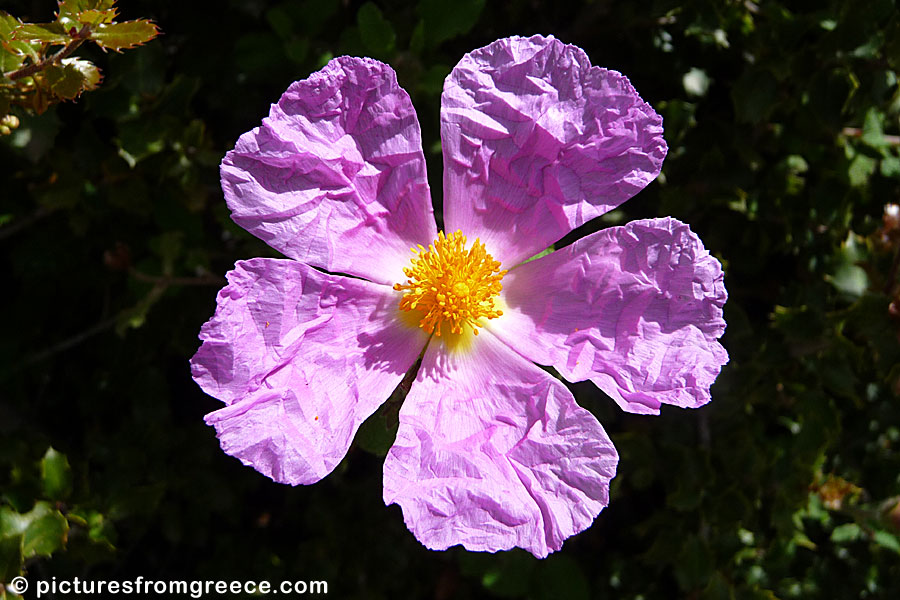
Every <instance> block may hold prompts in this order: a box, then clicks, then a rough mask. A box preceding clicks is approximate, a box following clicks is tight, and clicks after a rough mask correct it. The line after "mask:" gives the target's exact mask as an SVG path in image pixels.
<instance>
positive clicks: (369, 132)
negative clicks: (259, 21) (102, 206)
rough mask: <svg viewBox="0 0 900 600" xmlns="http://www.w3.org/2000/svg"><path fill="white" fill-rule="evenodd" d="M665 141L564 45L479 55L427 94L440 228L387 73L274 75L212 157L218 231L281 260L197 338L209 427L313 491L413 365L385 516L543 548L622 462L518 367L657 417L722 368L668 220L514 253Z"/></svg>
mask: <svg viewBox="0 0 900 600" xmlns="http://www.w3.org/2000/svg"><path fill="white" fill-rule="evenodd" d="M662 134H663V131H662V119H661V118H660V117H659V116H658V115H657V114H656V113H655V112H654V111H653V109H652V108H651V107H650V106H649V105H647V104H646V103H644V102H643V101H642V100H641V99H640V97H639V96H638V95H637V93H636V92H635V91H634V89H633V88H632V86H631V84H630V83H629V82H628V80H627V79H626V78H625V77H623V76H622V75H620V74H619V73H616V72H614V71H607V70H604V69H600V68H597V67H592V66H591V65H590V63H589V61H588V59H587V57H586V56H585V54H584V52H583V51H582V50H580V49H579V48H576V47H574V46H567V45H565V44H562V43H561V42H559V41H557V40H555V39H553V38H552V37H551V38H544V37H540V36H534V37H532V38H528V39H525V38H509V39H503V40H499V41H497V42H494V43H493V44H491V45H489V46H487V47H485V48H481V49H479V50H476V51H474V52H472V53H471V54H468V55H467V56H465V57H464V58H463V59H462V61H461V62H460V63H459V64H458V65H457V66H456V68H455V69H453V72H452V73H451V74H450V76H449V77H448V78H447V81H446V83H445V86H444V93H443V97H442V108H441V139H442V142H443V153H444V217H445V219H444V222H445V224H446V226H447V230H448V232H450V233H449V234H448V235H447V236H446V237H444V235H443V234H440V236H439V234H438V231H437V228H436V226H435V221H434V218H433V212H432V206H431V201H430V198H429V188H428V182H427V180H426V174H425V158H424V155H423V153H422V143H421V137H420V132H419V124H418V121H417V119H416V114H415V111H414V110H413V107H412V104H411V103H410V99H409V96H408V95H407V94H406V92H404V91H403V89H401V88H400V87H399V86H398V84H397V79H396V75H395V74H394V72H393V71H392V70H391V68H390V67H388V66H387V65H385V64H382V63H380V62H377V61H375V60H371V59H364V58H349V57H341V58H336V59H334V60H332V61H331V62H330V63H328V65H327V66H326V67H325V68H324V69H322V70H321V71H319V72H317V73H314V74H313V75H311V76H310V77H309V79H306V80H304V81H298V82H296V83H294V84H292V85H291V86H290V87H289V88H288V90H287V91H286V92H285V94H284V95H283V96H282V97H281V100H279V102H278V104H275V105H273V106H272V109H271V111H270V113H269V117H268V118H267V119H264V120H263V123H262V126H261V127H258V128H256V129H254V130H252V131H250V132H248V133H246V134H244V135H243V136H241V138H240V140H239V141H238V143H237V145H236V146H235V149H234V150H232V151H231V152H229V153H228V154H227V155H226V157H225V159H224V161H223V162H222V187H223V190H224V192H225V198H226V200H227V202H228V206H229V208H230V209H231V211H232V217H233V219H234V221H235V222H236V223H238V224H239V225H241V226H242V227H244V228H245V229H247V230H248V231H250V232H251V233H253V234H254V235H256V236H258V237H260V238H261V239H263V240H264V241H266V242H267V243H268V244H269V245H270V246H272V247H273V248H275V249H276V250H278V251H280V252H282V253H283V254H284V255H286V256H287V257H288V260H284V259H266V258H256V259H252V260H248V261H242V262H239V263H237V265H235V269H234V270H233V271H231V272H230V273H229V274H228V281H229V283H228V285H227V286H226V287H225V288H224V289H223V290H222V291H221V292H219V295H218V299H217V302H218V307H217V309H216V313H215V316H214V317H213V318H212V319H211V320H210V321H209V322H208V323H206V325H204V327H203V329H202V330H201V333H200V338H201V339H202V340H203V345H202V346H201V348H200V350H199V351H198V352H197V354H196V355H195V356H194V358H193V360H192V372H193V376H194V379H195V380H196V381H197V382H198V383H199V384H200V386H201V387H202V388H203V389H204V390H205V391H206V392H207V393H209V394H210V395H212V396H215V397H216V398H218V399H220V400H222V401H223V402H225V404H226V406H225V407H224V408H222V409H220V410H217V411H215V412H213V413H211V414H209V415H207V417H206V422H207V423H209V424H210V425H212V426H214V427H215V428H216V432H217V434H218V437H219V440H220V442H221V445H222V449H223V450H224V451H225V452H227V453H228V454H231V455H232V456H235V457H237V458H239V459H240V460H241V461H242V462H243V463H244V464H247V465H250V466H252V467H254V468H255V469H257V470H258V471H259V472H261V473H263V474H265V475H267V476H269V477H271V478H272V479H274V480H275V481H279V482H283V483H289V484H292V485H296V484H309V483H313V482H316V481H318V480H320V479H322V478H323V477H325V476H326V475H328V473H330V472H331V471H332V469H334V468H335V466H336V465H337V464H338V463H339V462H340V461H341V459H342V458H343V457H344V455H345V454H346V452H347V449H348V447H349V445H350V443H351V441H352V440H353V436H354V434H355V433H356V430H357V429H358V428H359V426H360V424H361V423H362V422H363V421H364V420H365V419H366V418H367V417H369V416H370V415H371V414H372V413H373V412H374V411H375V410H376V409H377V408H378V407H379V405H381V403H383V402H384V401H385V400H386V399H387V398H388V396H389V395H390V394H391V392H392V391H393V390H394V389H395V388H396V386H397V385H398V384H399V383H400V381H401V379H402V378H403V376H404V374H405V373H406V372H407V371H409V370H410V369H411V368H412V367H413V365H415V364H416V362H417V360H418V359H419V358H420V357H421V366H420V367H419V370H418V373H417V375H416V379H415V382H414V383H413V385H412V388H411V389H410V392H409V395H408V397H407V398H406V400H405V402H404V404H403V407H402V409H401V411H400V417H399V418H400V425H399V430H398V432H397V438H396V441H395V443H394V445H393V447H392V448H391V450H390V452H389V453H388V456H387V459H386V460H385V463H384V500H385V503H386V504H392V503H397V504H399V505H400V506H401V508H402V509H403V515H404V519H405V521H406V524H407V526H408V527H409V529H410V530H411V531H412V532H413V533H414V534H415V536H416V537H417V538H418V539H419V540H420V541H421V542H422V543H423V544H425V545H426V546H427V547H429V548H432V549H445V548H448V547H450V546H453V545H455V544H462V545H463V546H465V547H466V548H468V549H469V550H486V551H491V552H493V551H496V550H503V549H508V548H511V547H514V546H519V547H521V548H525V549H526V550H528V551H530V552H531V553H533V554H534V555H535V556H539V557H543V556H546V555H547V554H548V553H550V552H552V551H555V550H558V549H559V548H560V547H561V546H562V543H563V541H564V540H565V539H566V538H568V537H569V536H571V535H574V534H575V533H578V532H579V531H582V530H584V529H586V528H587V527H589V526H590V524H591V522H592V521H593V519H594V518H595V517H596V516H597V514H598V513H599V512H600V510H601V509H602V508H603V507H604V506H606V504H607V502H608V492H609V482H610V480H611V479H612V478H613V476H614V475H615V471H616V464H617V462H618V455H617V454H616V450H615V448H614V447H613V444H612V442H611V441H610V440H609V437H608V436H607V435H606V433H605V432H604V430H603V428H602V427H601V425H600V423H598V422H597V419H596V418H595V417H594V416H593V415H592V414H591V413H589V412H588V411H586V410H584V409H583V408H581V407H579V406H578V405H577V404H576V403H575V400H574V398H573V397H572V394H571V393H570V392H569V390H568V389H567V388H566V387H565V386H564V385H563V384H562V383H560V381H559V380H557V379H555V378H554V377H552V376H550V375H549V374H547V373H546V372H545V371H544V370H542V369H540V368H538V367H537V366H536V365H535V364H534V363H538V364H541V365H550V366H553V367H554V368H556V370H557V371H559V373H561V374H562V375H563V376H564V377H565V378H566V379H568V380H570V381H583V380H587V379H590V380H591V381H593V382H594V383H595V384H596V385H597V386H599V387H600V389H602V390H603V391H604V392H606V393H607V394H608V395H609V396H610V397H612V398H613V399H614V400H615V401H616V402H617V403H618V404H619V405H620V406H621V407H622V408H623V409H624V410H626V411H629V412H636V413H653V414H656V413H658V412H659V408H660V406H661V405H662V404H674V405H676V406H682V407H698V406H701V405H703V404H705V403H706V402H708V401H709V399H710V395H709V387H710V385H711V384H712V383H713V381H715V379H716V376H717V375H718V373H719V370H720V369H721V366H722V365H723V364H724V363H725V362H727V360H728V357H727V354H726V352H725V350H724V349H723V348H722V346H721V345H720V344H719V343H718V342H717V341H716V340H717V338H719V337H720V336H721V335H722V333H723V331H724V328H725V322H724V321H723V319H722V305H723V304H724V303H725V299H726V292H725V288H724V285H723V282H722V277H723V276H722V270H721V267H720V265H719V263H718V261H716V259H715V258H713V257H711V256H710V255H709V253H708V252H707V251H706V250H705V249H704V248H703V244H702V243H701V242H700V240H699V239H698V238H697V237H696V236H695V235H694V234H693V233H691V231H690V229H689V228H688V226H687V225H685V224H683V223H680V222H678V221H676V220H675V219H672V218H663V219H650V220H642V221H634V222H632V223H629V224H627V225H625V226H624V227H613V228H610V229H606V230H604V231H600V232H598V233H595V234H592V235H589V236H587V237H585V238H583V239H581V240H579V241H577V242H575V243H574V244H572V245H570V246H567V247H564V248H561V249H559V250H557V251H555V252H553V253H551V254H549V255H547V256H544V257H543V258H540V259H537V260H533V261H530V262H524V261H526V260H527V259H528V258H529V257H531V256H533V255H535V254H537V253H539V252H540V251H542V250H544V249H545V248H547V247H548V246H549V245H551V244H553V243H554V242H557V241H558V240H559V239H561V238H562V237H563V236H565V235H566V234H567V233H569V231H571V230H572V229H573V228H575V227H578V226H579V225H581V224H583V223H585V222H586V221H588V220H590V219H592V218H594V217H597V216H599V215H601V214H603V213H604V212H606V211H608V210H611V209H612V208H614V207H616V206H618V205H619V204H621V203H622V202H624V201H625V200H627V199H628V198H630V197H631V196H633V195H634V194H636V193H637V192H638V191H640V190H641V189H642V188H643V187H644V186H645V185H647V184H648V183H649V182H650V181H652V180H653V178H655V177H656V176H657V175H658V174H659V170H660V166H661V164H662V161H663V158H664V157H665V154H666V143H665V141H664V140H663V137H662ZM411 247H415V248H417V250H416V251H415V252H411V251H410V248H411ZM325 271H327V272H325ZM343 274H347V275H350V276H352V277H350V276H347V275H343ZM476 334H477V335H476Z"/></svg>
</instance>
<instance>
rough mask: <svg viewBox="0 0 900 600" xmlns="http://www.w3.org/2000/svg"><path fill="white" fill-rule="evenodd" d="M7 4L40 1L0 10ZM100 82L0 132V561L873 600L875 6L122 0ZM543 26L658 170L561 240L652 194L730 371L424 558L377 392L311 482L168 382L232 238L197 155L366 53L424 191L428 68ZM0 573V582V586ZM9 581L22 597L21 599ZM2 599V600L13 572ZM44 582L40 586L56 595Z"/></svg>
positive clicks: (898, 187) (878, 72)
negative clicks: (554, 535)
mask: <svg viewBox="0 0 900 600" xmlns="http://www.w3.org/2000/svg"><path fill="white" fill-rule="evenodd" d="M2 8H3V9H4V10H7V11H8V12H10V13H12V14H14V15H16V16H17V17H19V18H21V19H23V20H26V21H33V22H39V21H49V20H52V19H53V10H54V9H55V6H54V3H53V2H52V1H51V0H40V1H37V0H36V1H32V2H16V1H12V2H4V3H3V6H2ZM120 9H121V11H122V15H121V18H120V20H126V19H136V18H151V19H153V20H154V21H155V22H156V23H157V24H158V25H159V26H160V29H161V30H162V32H163V33H162V35H161V36H160V37H159V38H157V39H156V40H154V41H152V42H150V43H148V44H147V45H145V46H143V47H141V48H137V49H133V50H127V51H125V52H123V53H121V54H116V53H108V54H104V53H102V52H100V51H99V50H98V49H96V48H94V47H90V48H89V47H87V46H85V47H83V48H82V49H81V50H79V52H78V54H79V55H80V56H82V57H84V58H89V59H90V60H93V61H95V62H96V63H97V64H98V65H99V66H100V67H101V68H102V70H103V73H104V75H105V79H104V82H103V84H102V86H101V87H100V89H98V90H97V91H93V92H88V93H85V94H84V95H83V96H82V97H81V98H80V99H78V100H77V101H76V102H67V103H64V104H61V105H58V106H56V107H54V108H52V109H51V110H49V111H48V112H47V113H45V114H43V115H40V116H35V115H27V114H25V113H22V112H20V113H18V114H19V116H20V118H21V121H22V125H21V126H20V128H19V129H18V130H17V131H16V132H14V133H13V135H10V136H6V137H3V138H2V139H0V288H2V290H3V293H2V294H0V315H2V318H0V582H2V581H6V582H8V581H9V580H11V578H12V577H14V576H16V575H18V574H19V573H20V570H21V569H24V572H26V573H27V576H28V578H29V579H30V580H31V581H32V585H34V582H36V581H37V580H39V579H43V580H49V579H51V578H52V577H56V578H57V579H58V580H62V579H71V578H73V577H75V576H78V577H80V578H82V579H85V578H87V579H93V580H99V579H107V580H110V579H113V580H119V581H124V580H125V579H133V578H134V577H136V576H138V575H142V576H144V577H145V578H148V579H154V580H170V579H171V580H178V579H185V580H198V579H226V580H231V579H240V580H245V579H253V580H270V581H273V582H278V581H281V580H292V581H293V580H327V581H328V583H329V593H330V595H331V596H333V597H337V598H356V597H358V598H436V599H449V598H535V599H540V598H573V599H581V598H616V599H633V600H639V599H643V600H651V599H658V598H703V599H729V598H737V599H745V598H746V599H760V600H763V599H776V598H777V599H783V598H784V599H786V598H828V599H832V598H885V599H888V598H898V597H900V507H898V500H900V454H898V444H900V398H898V394H900V366H898V364H900V343H898V332H900V320H898V319H897V318H896V315H897V314H898V313H900V310H896V309H895V305H894V304H893V302H894V301H895V300H896V299H897V293H898V285H897V267H898V260H897V256H898V248H900V218H896V219H894V218H885V217H884V214H885V205H887V204H889V203H895V202H900V155H898V149H900V137H898V134H900V116H898V115H900V92H898V84H897V73H898V70H900V17H898V11H897V5H896V2H895V1H894V0H872V1H868V2H852V1H849V0H848V1H845V0H816V1H812V0H810V1H797V2H775V1H772V2H770V1H765V0H762V1H758V2H750V1H743V2H739V1H726V0H688V1H685V2H674V1H665V0H658V1H653V2H615V1H612V0H594V1H581V2H563V1H540V0H532V1H525V0H511V1H508V2H485V1H484V0H456V1H454V2H442V1H438V0H421V1H420V2H399V1H385V2H376V3H372V2H366V3H360V2H356V1H353V2H349V1H347V2H344V1H339V0H305V1H287V2H264V1H262V0H257V1H253V0H230V1H223V2H217V3H196V2H177V3H176V2H149V1H146V2H144V1H135V2H123V3H122V6H120ZM533 33H543V34H553V35H555V36H556V37H558V38H559V39H561V40H562V41H564V42H567V43H571V44H575V45H578V46H580V47H582V48H584V50H585V51H586V52H587V54H588V55H589V57H590V58H591V60H592V62H593V63H594V64H596V65H599V66H603V67H607V68H610V69H615V70H618V71H621V72H622V73H624V74H625V75H627V76H628V77H629V78H630V79H631V81H632V83H633V84H634V86H635V87H636V88H637V90H638V91H639V92H640V94H641V95H642V97H643V98H644V99H645V100H646V101H648V102H649V103H650V104H651V105H653V106H654V107H655V108H656V110H657V111H658V112H659V113H660V114H662V115H663V117H664V119H665V132H666V133H665V136H666V140H667V141H668V144H669V155H668V158H667V160H666V162H665V164H664V166H663V173H662V175H661V176H660V177H659V179H658V180H657V181H656V182H654V183H652V184H651V185H650V186H649V187H648V188H647V189H645V190H644V191H643V192H641V193H640V194H638V196H636V197H635V198H634V199H632V200H631V201H629V202H628V203H626V204H625V205H623V207H622V208H621V209H619V210H617V211H614V212H613V213H611V214H610V215H607V216H606V217H603V218H601V219H600V220H599V221H597V222H594V223H591V224H588V225H587V226H585V227H584V228H582V230H581V231H580V232H579V233H580V234H583V233H585V232H587V231H591V230H596V229H599V228H602V227H606V226H609V225H612V224H619V223H623V222H626V221H628V220H631V219H634V218H645V217H653V216H663V215H671V216H674V217H676V218H678V219H680V220H683V221H685V222H688V223H690V224H691V227H692V229H693V230H694V231H695V232H697V233H698V234H699V235H700V237H701V239H702V240H703V241H704V243H705V244H706V246H707V248H708V249H709V250H710V251H711V252H712V253H713V254H714V255H715V256H716V257H718V258H719V260H721V261H722V263H723V265H724V267H725V272H726V280H725V281H726V287H727V289H728V292H729V301H728V304H727V305H726V307H725V318H726V321H727V322H728V329H727V331H726V334H725V337H724V338H723V344H724V345H725V347H726V348H727V350H728V352H729V353H730V356H731V362H730V363H729V364H728V365H727V366H726V367H725V368H724V369H723V372H722V374H721V376H720V377H719V380H718V381H717V383H716V385H715V386H714V387H713V401H712V402H711V403H710V404H709V405H707V406H706V407H704V408H702V409H699V410H693V411H688V410H679V409H676V408H672V407H666V408H664V409H663V412H662V415H661V416H659V417H639V416H634V415H626V414H624V413H622V412H621V411H619V409H618V408H617V407H616V406H615V404H614V403H613V402H612V401H611V400H610V399H608V398H606V397H605V396H604V395H603V394H602V393H601V392H599V391H598V390H597V389H596V388H594V387H593V386H592V385H590V384H577V385H574V386H571V388H572V389H573V391H574V393H575V396H576V398H577V399H578V401H579V402H580V403H581V404H582V405H583V406H585V407H586V408H588V409H589V410H591V411H592V412H594V413H595V414H596V415H597V417H598V418H599V419H600V421H601V422H602V423H603V425H604V427H605V428H606V430H607V431H608V432H609V434H610V435H611V437H612V439H613V441H614V442H615V444H616V447H617V448H618V450H619V452H620V454H621V462H620V464H619V474H618V476H617V477H616V479H615V480H614V481H613V487H612V493H611V503H610V506H609V507H608V508H607V509H605V510H604V511H603V512H602V513H601V514H600V516H599V517H598V518H597V520H596V521H595V523H594V525H593V527H591V528H590V529H588V530H587V531H585V532H584V533H581V534H579V535H577V536H575V537H573V538H571V539H569V540H568V541H567V542H566V544H565V546H564V547H563V549H562V551H560V552H558V553H556V554H553V555H551V556H550V557H549V558H548V559H546V560H544V561H539V560H537V559H534V558H533V557H531V555H530V554H527V553H525V552H523V551H518V550H517V551H511V552H502V553H498V554H496V555H491V554H481V553H468V552H465V551H464V550H461V549H460V548H454V549H451V550H450V551H447V552H432V551H429V550H427V549H425V548H424V547H423V546H421V545H420V544H419V543H418V542H417V541H416V540H415V538H414V537H413V536H412V534H411V533H409V532H408V531H407V530H406V528H405V526H404V524H403V519H402V516H401V512H400V509H399V508H398V507H397V506H392V507H390V508H385V507H384V505H383V502H382V500H381V463H382V457H383V454H384V451H385V450H386V448H387V446H388V445H389V443H390V433H389V432H388V431H386V426H385V424H386V423H388V424H389V419H386V418H385V416H384V415H382V414H376V415H375V416H374V417H373V418H372V419H370V422H368V423H367V424H366V426H365V427H364V430H363V431H362V432H361V434H360V437H359V438H358V440H357V442H356V443H355V444H354V446H353V447H352V448H351V450H350V452H349V454H348V456H347V458H346V459H345V460H344V461H343V462H342V463H341V465H340V466H339V467H338V468H337V469H336V470H335V472H334V473H332V474H331V475H330V476H328V477H327V478H326V479H325V480H324V481H322V482H320V483H318V484H316V485H314V486H309V487H298V488H290V487H288V486H284V485H279V484H276V483H273V482H272V481H270V480H268V479H267V478H265V477H264V476H262V475H260V474H258V473H257V472H256V471H254V470H253V469H250V468H246V467H243V466H241V464H240V463H239V462H238V461H237V460H236V459H234V458H231V457H229V456H226V455H225V454H224V453H222V452H221V451H220V450H219V447H218V443H217V440H216V438H215V435H214V431H213V429H212V428H210V427H207V426H206V425H204V424H203V415H204V414H206V413H208V412H210V411H212V410H215V409H216V408H217V407H218V406H219V403H218V402H217V401H216V400H214V399H212V398H210V397H207V396H206V395H204V394H203V393H202V392H201V391H200V389H199V388H198V387H197V386H196V385H195V384H194V383H193V381H192V380H191V378H190V369H189V365H188V360H189V358H190V357H191V355H192V354H193V353H194V352H195V351H196V349H197V347H198V345H199V342H198V340H197V333H198V332H199V329H200V326H201V325H202V324H203V322H205V321H206V320H207V319H208V318H209V317H210V316H211V315H212V313H213V310H214V307H215V295H216V292H217V290H218V289H219V287H221V285H222V283H223V281H224V280H223V276H224V273H225V272H226V271H227V270H229V269H230V268H231V267H232V265H233V263H234V261H235V260H238V259H243V258H250V257H254V256H274V255H275V253H274V251H272V250H271V249H269V248H268V247H267V246H265V244H263V243H262V242H261V241H259V240H257V239H255V238H253V237H252V236H250V235H249V234H247V233H245V232H244V231H243V230H241V229H240V228H238V227H237V226H235V225H234V224H233V223H232V222H231V221H230V219H229V218H228V211H227V209H226V206H225V203H224V200H223V198H222V194H221V191H220V188H219V184H218V163H219V161H220V160H221V158H222V156H223V155H224V153H225V152H226V151H227V150H229V149H230V148H232V147H233V145H234V142H235V140H236V139H237V137H238V136H239V135H240V134H241V133H243V132H244V131H247V130H249V129H250V128H252V127H254V126H256V125H257V124H258V123H259V122H260V120H261V119H262V118H263V117H264V116H265V115H266V114H267V113H268V107H269V104H270V103H272V102H275V101H276V100H277V99H278V97H279V96H280V94H281V93H282V92H283V91H284V89H285V88H286V87H287V86H288V85H289V84H290V82H292V81H294V80H296V79H301V78H305V77H307V76H308V75H309V73H311V72H312V71H315V70H317V69H319V68H320V67H321V66H323V65H324V63H325V62H327V60H328V59H329V58H331V57H332V56H337V55H341V54H352V55H359V56H373V57H375V58H379V59H381V60H384V61H386V62H388V63H389V64H391V65H392V66H393V67H394V69H395V70H396V71H397V73H398V77H399V80H400V84H401V85H402V86H403V87H404V88H405V89H406V90H407V91H408V92H409V93H410V95H411V96H412V100H413V104H414V105H415V107H416V109H417V111H418V115H419V119H420V121H421V125H422V132H423V138H424V145H425V154H426V158H427V160H428V164H429V177H430V181H431V184H432V192H433V194H434V198H435V205H436V208H437V209H439V208H440V194H441V186H440V181H441V179H440V176H441V157H440V148H439V141H440V140H439V133H438V119H439V117H438V110H439V105H440V90H441V85H442V82H443V78H444V77H445V76H446V75H447V74H448V73H449V70H450V69H451V68H452V66H453V65H455V64H456V62H457V61H458V60H459V59H460V58H461V57H462V56H463V54H465V53H466V52H469V51H470V50H473V49H475V48H478V47H481V46H484V45H486V44H488V43H490V42H492V41H494V40H495V39H497V38H500V37H505V36H509V35H516V34H519V35H530V34H533ZM3 593H4V592H0V597H2V595H3ZM32 594H33V592H28V594H26V597H29V598H30V597H33V595H32ZM10 597H12V596H10ZM59 597H62V596H59Z"/></svg>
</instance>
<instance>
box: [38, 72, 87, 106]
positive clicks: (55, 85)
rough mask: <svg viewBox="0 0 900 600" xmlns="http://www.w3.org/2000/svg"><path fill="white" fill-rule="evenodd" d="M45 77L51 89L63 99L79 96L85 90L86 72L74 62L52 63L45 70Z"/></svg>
mask: <svg viewBox="0 0 900 600" xmlns="http://www.w3.org/2000/svg"><path fill="white" fill-rule="evenodd" d="M44 77H46V80H47V82H48V84H49V86H50V91H51V92H52V93H53V94H54V95H56V96H57V97H58V98H62V99H63V100H72V99H74V98H77V97H78V95H79V94H81V92H83V91H84V90H85V77H84V74H83V73H82V72H81V70H80V69H78V68H77V67H75V66H74V65H72V64H68V65H60V66H56V65H51V66H49V67H47V68H46V69H45V70H44Z"/></svg>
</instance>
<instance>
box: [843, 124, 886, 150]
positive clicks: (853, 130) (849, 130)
mask: <svg viewBox="0 0 900 600" xmlns="http://www.w3.org/2000/svg"><path fill="white" fill-rule="evenodd" d="M841 134H842V135H845V136H847V137H854V138H858V137H862V135H863V131H862V129H860V128H859V127H844V128H843V129H842V130H841ZM882 138H883V139H884V141H885V142H886V143H888V144H890V145H891V146H900V135H885V136H882Z"/></svg>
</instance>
